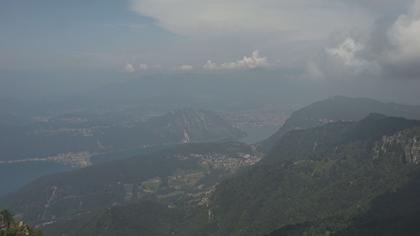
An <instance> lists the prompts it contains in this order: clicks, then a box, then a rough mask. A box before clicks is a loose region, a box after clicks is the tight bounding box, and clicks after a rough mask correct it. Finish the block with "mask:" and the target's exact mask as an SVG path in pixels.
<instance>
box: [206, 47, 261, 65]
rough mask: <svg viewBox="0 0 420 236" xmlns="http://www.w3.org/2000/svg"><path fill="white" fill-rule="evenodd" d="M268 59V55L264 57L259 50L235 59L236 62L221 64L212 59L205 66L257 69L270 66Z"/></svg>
mask: <svg viewBox="0 0 420 236" xmlns="http://www.w3.org/2000/svg"><path fill="white" fill-rule="evenodd" d="M268 66H269V63H268V59H267V57H263V56H261V55H260V53H259V51H258V50H255V51H253V52H252V54H251V56H244V57H243V58H242V59H240V60H237V61H234V62H225V63H222V64H220V65H217V64H216V63H214V62H212V61H211V60H209V61H207V63H206V64H204V66H203V68H204V69H207V70H220V69H227V70H234V69H255V68H262V67H268Z"/></svg>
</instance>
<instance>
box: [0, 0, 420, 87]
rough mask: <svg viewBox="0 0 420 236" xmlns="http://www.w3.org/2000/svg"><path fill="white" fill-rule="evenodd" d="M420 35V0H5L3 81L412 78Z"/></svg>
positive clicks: (0, 27) (1, 12)
mask: <svg viewBox="0 0 420 236" xmlns="http://www.w3.org/2000/svg"><path fill="white" fill-rule="evenodd" d="M419 39H420V0H399V1H395V0H354V1H345V0H118V1H117V0H72V1H65V0H36V1H35V0H0V79H1V77H4V74H5V72H10V71H60V70H63V71H69V70H70V71H76V72H80V71H84V70H90V71H92V70H93V71H94V70H98V71H99V70H111V71H113V72H115V73H128V74H136V73H137V74H141V73H146V72H147V73H153V72H162V71H166V72H169V73H177V72H178V73H186V72H191V73H193V72H200V73H214V72H217V73H220V72H222V73H223V71H244V70H255V69H261V70H269V71H277V72H278V73H279V74H281V73H282V72H284V71H295V72H296V73H293V77H296V78H299V79H308V80H337V79H349V78H350V79H351V78H361V77H378V78H383V79H385V80H386V79H393V80H416V79H420V76H419V75H420V40H419ZM1 75H3V76H1Z"/></svg>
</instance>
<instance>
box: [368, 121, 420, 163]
mask: <svg viewBox="0 0 420 236" xmlns="http://www.w3.org/2000/svg"><path fill="white" fill-rule="evenodd" d="M373 153H374V155H373V158H374V159H379V158H383V157H386V156H394V157H398V158H401V160H402V161H403V162H405V163H410V164H416V165H417V164H420V128H415V129H411V130H404V131H401V132H398V133H397V134H395V135H392V136H384V137H382V140H381V141H379V142H377V143H375V145H374V148H373Z"/></svg>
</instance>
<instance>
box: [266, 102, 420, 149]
mask: <svg viewBox="0 0 420 236" xmlns="http://www.w3.org/2000/svg"><path fill="white" fill-rule="evenodd" d="M370 113H379V114H383V115H387V116H395V117H404V118H408V119H420V106H409V105H401V104H396V103H384V102H380V101H377V100H374V99H370V98H351V97H343V96H335V97H331V98H328V99H326V100H323V101H318V102H315V103H313V104H311V105H309V106H306V107H304V108H302V109H300V110H297V111H295V112H293V114H292V115H291V116H290V118H289V119H288V120H287V121H286V123H285V124H284V125H283V126H282V127H281V128H280V129H279V130H278V131H277V132H276V133H275V134H274V135H273V136H272V137H270V138H268V139H266V140H265V141H263V142H262V145H263V146H264V147H265V148H266V149H267V150H269V149H270V148H271V147H272V146H273V145H274V144H275V143H276V142H277V141H278V140H279V139H280V138H281V137H282V136H283V135H284V134H286V133H287V132H289V131H291V130H296V129H308V128H313V127H317V126H321V125H324V124H327V123H331V122H336V121H358V120H361V119H363V118H365V117H366V116H368V115H369V114H370Z"/></svg>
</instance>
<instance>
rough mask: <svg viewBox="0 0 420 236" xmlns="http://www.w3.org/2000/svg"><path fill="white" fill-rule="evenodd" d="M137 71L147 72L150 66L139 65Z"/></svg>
mask: <svg viewBox="0 0 420 236" xmlns="http://www.w3.org/2000/svg"><path fill="white" fill-rule="evenodd" d="M138 69H139V70H148V69H150V66H149V65H147V64H140V65H139V66H138Z"/></svg>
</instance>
